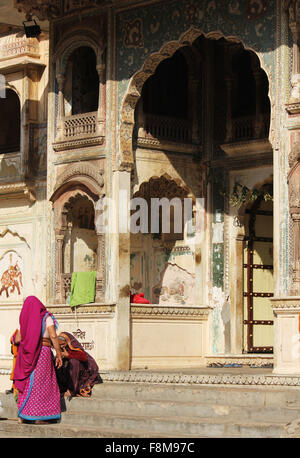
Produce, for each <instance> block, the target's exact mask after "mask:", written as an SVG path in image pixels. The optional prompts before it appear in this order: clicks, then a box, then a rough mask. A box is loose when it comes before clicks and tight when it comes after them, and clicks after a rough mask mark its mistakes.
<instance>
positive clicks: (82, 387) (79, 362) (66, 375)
mask: <svg viewBox="0 0 300 458" xmlns="http://www.w3.org/2000/svg"><path fill="white" fill-rule="evenodd" d="M58 338H59V340H60V343H63V344H66V345H67V351H68V355H69V356H68V359H67V361H65V363H64V365H63V367H61V368H60V369H58V370H57V380H58V384H59V386H60V390H61V392H62V393H64V392H66V391H67V390H69V391H70V394H71V396H73V397H74V396H86V397H89V396H91V393H92V388H93V386H94V385H95V384H97V383H101V382H102V380H101V378H100V376H99V368H98V365H97V363H96V361H95V360H94V358H93V357H92V356H91V355H89V353H87V352H86V351H85V350H84V348H83V346H82V345H81V344H80V343H79V342H78V340H77V339H76V338H75V337H74V336H73V335H72V334H70V333H69V332H62V333H60V334H59V336H58Z"/></svg>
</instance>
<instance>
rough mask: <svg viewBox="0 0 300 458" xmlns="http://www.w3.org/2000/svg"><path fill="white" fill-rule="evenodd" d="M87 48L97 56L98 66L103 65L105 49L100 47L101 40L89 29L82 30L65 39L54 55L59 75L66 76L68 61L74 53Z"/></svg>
mask: <svg viewBox="0 0 300 458" xmlns="http://www.w3.org/2000/svg"><path fill="white" fill-rule="evenodd" d="M82 46H87V47H89V48H91V49H93V51H94V53H95V55H96V61H97V65H100V64H102V55H103V52H104V50H105V47H104V46H103V45H102V46H100V45H99V38H98V37H97V36H96V34H94V33H93V32H92V31H90V30H89V29H87V30H85V29H81V30H80V31H78V32H77V33H75V34H73V35H71V36H67V37H64V39H63V41H62V42H61V43H60V44H59V45H58V48H57V50H56V51H55V53H54V55H53V62H56V64H57V74H61V75H64V74H65V71H66V65H67V62H68V59H69V57H70V55H71V54H72V52H73V51H75V50H76V49H78V48H80V47H82Z"/></svg>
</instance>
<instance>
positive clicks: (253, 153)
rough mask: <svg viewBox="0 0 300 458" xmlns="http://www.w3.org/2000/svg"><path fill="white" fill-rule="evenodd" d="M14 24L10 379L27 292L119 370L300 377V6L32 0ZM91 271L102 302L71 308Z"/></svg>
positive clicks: (5, 170) (5, 337)
mask: <svg viewBox="0 0 300 458" xmlns="http://www.w3.org/2000/svg"><path fill="white" fill-rule="evenodd" d="M31 20H35V21H36V23H37V24H39V25H40V27H41V33H40V34H39V35H38V36H37V37H31V38H26V35H25V32H24V27H23V21H31ZM0 22H1V24H0V77H1V79H0V90H1V92H0V119H1V123H0V282H1V285H0V369H1V370H2V374H6V375H7V373H8V371H9V369H10V367H11V359H12V357H11V354H10V343H9V338H10V336H11V335H12V333H13V332H14V330H15V329H16V328H17V327H18V317H19V313H20V310H21V307H22V303H23V300H24V299H25V298H26V296H28V295H36V296H37V297H39V298H40V299H41V300H42V301H43V302H44V303H45V305H46V306H47V308H48V309H49V310H50V311H51V312H53V313H54V315H55V316H56V318H57V320H58V322H59V326H60V327H59V330H60V331H68V332H71V333H73V334H74V335H75V336H76V337H77V338H78V339H79V341H80V342H81V343H82V344H83V345H84V347H85V349H86V350H87V351H88V352H90V353H91V354H92V356H94V357H95V359H96V361H97V363H98V364H99V367H100V368H101V369H102V370H111V369H114V370H129V369H145V368H147V369H157V368H162V369H164V368H165V369H172V368H187V367H201V366H209V365H214V364H225V363H232V362H236V363H239V364H247V365H256V366H265V365H269V366H270V365H273V371H274V373H276V374H279V375H280V374H297V373H300V351H299V339H300V335H299V332H300V331H299V329H300V328H299V313H300V249H299V246H300V245H299V243H300V217H299V215H300V197H299V196H300V194H299V193H300V165H299V161H300V57H299V30H300V15H299V8H298V1H296V0H287V1H279V0H269V1H266V0H255V1H254V0H236V1H228V2H220V1H218V0H212V1H210V0H148V1H142V0H82V1H75V0H55V1H51V2H50V1H48V0H44V1H42V2H40V1H37V0H15V1H14V2H13V1H12V2H3V1H1V2H0ZM162 199H165V202H169V203H170V201H172V199H176V202H177V203H178V205H179V207H180V209H179V211H175V206H173V205H170V206H169V208H167V210H166V211H169V213H168V215H169V217H170V218H169V219H170V227H169V230H167V231H165V230H164V227H163V216H162V214H163V211H164V208H163V206H161V207H160V210H159V211H158V218H156V220H155V218H154V216H153V212H152V210H151V204H152V203H153V202H156V203H157V202H162ZM109 202H113V205H108V203H109ZM141 202H143V203H146V204H147V211H146V212H145V214H146V216H147V218H146V221H145V218H144V220H143V221H141V218H138V217H137V210H138V209H140V207H141V205H142V204H141ZM184 203H187V207H188V208H189V210H190V211H189V212H185V206H184ZM186 214H188V217H186V218H184V217H183V216H185V215H186ZM181 217H183V218H181ZM154 220H155V221H154ZM133 221H135V222H136V225H135V228H136V227H137V226H138V227H139V228H140V230H132V226H131V224H132V222H133ZM178 221H181V222H180V223H179V226H178V224H177V223H178ZM152 223H153V224H152ZM155 223H157V224H155ZM175 226H176V227H175ZM178 227H179V229H178ZM108 228H109V229H108ZM75 272H96V280H95V291H94V302H89V303H84V304H80V305H77V306H74V307H71V304H70V296H71V295H72V290H71V285H72V278H73V277H74V276H73V275H72V274H73V273H75ZM141 293H143V295H144V298H146V299H147V302H145V301H144V303H139V302H136V301H135V300H134V297H135V295H138V294H141Z"/></svg>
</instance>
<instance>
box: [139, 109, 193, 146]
mask: <svg viewBox="0 0 300 458" xmlns="http://www.w3.org/2000/svg"><path fill="white" fill-rule="evenodd" d="M140 127H141V129H140V131H139V137H141V138H155V139H161V140H169V141H175V142H180V143H191V139H192V129H191V124H190V121H189V120H187V119H179V118H171V117H166V116H159V115H152V114H151V115H150V114H145V115H144V120H143V122H142V125H141V126H140Z"/></svg>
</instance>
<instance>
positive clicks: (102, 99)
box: [97, 63, 106, 135]
mask: <svg viewBox="0 0 300 458" xmlns="http://www.w3.org/2000/svg"><path fill="white" fill-rule="evenodd" d="M97 72H98V75H99V102H98V128H99V131H100V134H101V135H104V132H103V129H104V120H105V111H106V91H105V63H101V64H98V65H97Z"/></svg>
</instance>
